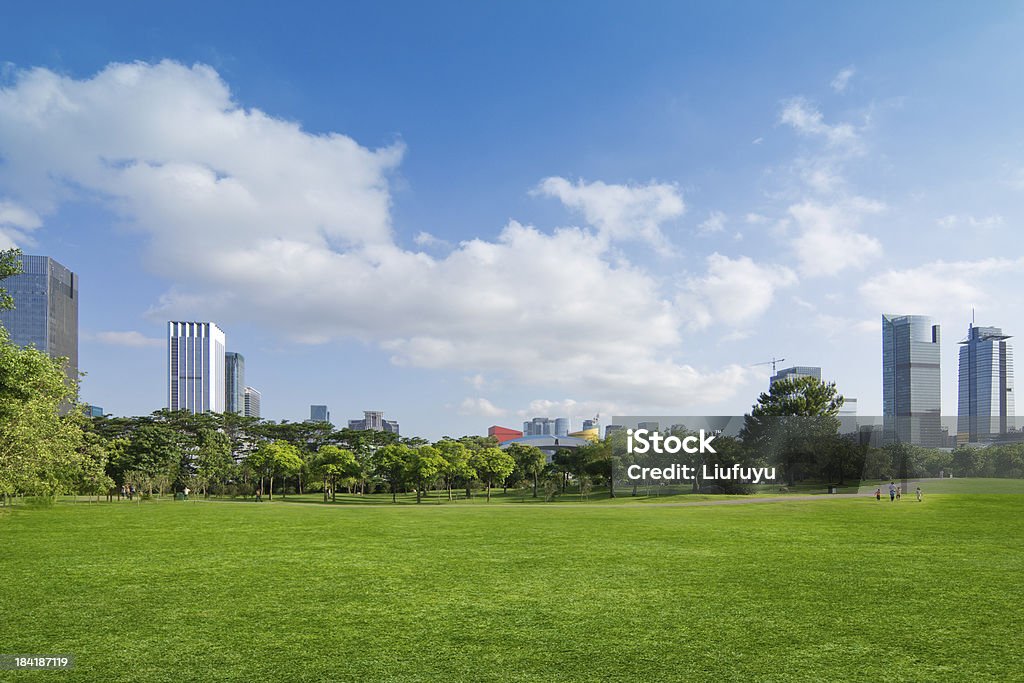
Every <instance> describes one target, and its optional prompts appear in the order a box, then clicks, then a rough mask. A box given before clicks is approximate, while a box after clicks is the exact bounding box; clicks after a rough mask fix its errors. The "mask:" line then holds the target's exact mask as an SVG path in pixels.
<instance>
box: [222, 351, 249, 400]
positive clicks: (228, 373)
mask: <svg viewBox="0 0 1024 683" xmlns="http://www.w3.org/2000/svg"><path fill="white" fill-rule="evenodd" d="M224 412H226V413H244V412H245V356H243V355H242V354H240V353H235V352H234V351H228V352H227V353H225V354H224Z"/></svg>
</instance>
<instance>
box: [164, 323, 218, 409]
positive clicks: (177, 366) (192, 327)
mask: <svg viewBox="0 0 1024 683" xmlns="http://www.w3.org/2000/svg"><path fill="white" fill-rule="evenodd" d="M224 344H225V340H224V333H223V332H222V331H221V330H220V328H218V327H217V325H216V324H215V323H211V322H182V321H172V322H169V323H167V367H168V382H167V407H168V408H170V409H171V410H187V411H189V412H192V413H205V412H208V411H209V412H214V413H223V412H224V403H225V395H226V389H225V377H224V375H225V372H224V365H225V355H224Z"/></svg>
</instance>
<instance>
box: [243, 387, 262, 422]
mask: <svg viewBox="0 0 1024 683" xmlns="http://www.w3.org/2000/svg"><path fill="white" fill-rule="evenodd" d="M261 398H263V394H261V393H260V392H259V391H257V390H256V389H253V388H252V387H246V388H245V400H244V408H243V411H242V414H243V415H245V417H260V399H261Z"/></svg>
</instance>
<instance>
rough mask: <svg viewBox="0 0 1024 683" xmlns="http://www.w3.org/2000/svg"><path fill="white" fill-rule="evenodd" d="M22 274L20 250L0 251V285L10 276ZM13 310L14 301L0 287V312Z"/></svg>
mask: <svg viewBox="0 0 1024 683" xmlns="http://www.w3.org/2000/svg"><path fill="white" fill-rule="evenodd" d="M21 272H22V265H21V249H4V250H2V251H0V283H2V282H3V281H4V280H6V279H7V278H9V277H11V276H12V275H19V274H20V273H21ZM12 308H14V299H12V298H11V295H10V294H8V293H7V290H6V289H4V288H3V287H0V311H6V310H9V309H12Z"/></svg>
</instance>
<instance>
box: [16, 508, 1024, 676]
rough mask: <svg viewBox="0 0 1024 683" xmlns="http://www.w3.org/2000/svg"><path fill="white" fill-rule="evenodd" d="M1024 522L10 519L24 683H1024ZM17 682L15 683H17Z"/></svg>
mask: <svg viewBox="0 0 1024 683" xmlns="http://www.w3.org/2000/svg"><path fill="white" fill-rule="evenodd" d="M1022 513H1024V496H1016V495H962V494H942V493H932V494H930V495H928V497H927V498H926V500H925V502H924V503H922V504H918V503H916V502H914V501H911V500H909V499H905V500H904V501H902V502H901V503H899V504H893V503H889V502H888V501H884V502H882V503H878V502H876V501H874V500H872V499H869V498H867V497H864V498H858V499H828V498H827V497H824V496H823V497H822V499H821V500H813V501H788V502H781V503H765V504H755V505H734V506H717V507H671V506H659V505H643V506H635V507H632V506H630V507H626V506H608V505H579V506H572V505H518V506H516V505H494V506H487V505H482V504H481V505H477V504H468V505H429V504H423V505H419V506H416V505H399V506H391V505H346V506H342V505H334V506H323V505H294V504H279V503H277V502H275V503H273V504H270V503H263V504H256V503H247V502H226V501H225V502H205V501H197V502H192V501H190V502H172V501H159V502H148V503H144V504H141V505H140V504H132V503H127V502H123V503H99V504H95V503H94V504H86V503H78V504H75V505H71V504H59V505H57V506H56V507H54V508H51V509H35V510H28V509H19V510H16V511H15V512H14V513H13V514H5V515H3V516H0V540H2V546H0V577H2V581H0V652H5V653H10V654H13V653H48V652H51V653H73V654H74V655H75V656H76V668H75V669H74V670H73V671H70V672H62V673H54V672H17V673H14V672H0V680H36V679H44V678H45V679H46V680H58V679H59V680H71V681H100V680H111V681H113V680H131V681H189V680H217V681H220V680H237V681H253V680H266V681H334V680H342V681H347V680H395V681H409V680H422V681H439V680H472V681H481V680H515V681H522V680H536V681H553V680H580V681H593V680H615V681H619V680H627V681H647V680H651V681H660V680H715V681H719V680H736V681H747V680H773V681H778V680H823V679H832V680H864V681H868V680H871V681H876V680H896V679H913V680H957V681H960V680H1001V681H1005V680H1014V679H1016V680H1021V679H1022V677H1024V674H1022V671H1024V669H1022V666H1021V661H1022V660H1024V644H1022V643H1024V641H1022V639H1021V637H1020V633H1021V632H1022V629H1024V608H1022V606H1021V604H1022V603H1021V600H1022V598H1024V572H1022V569H1024V515H1022ZM4 676H6V678H4Z"/></svg>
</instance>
